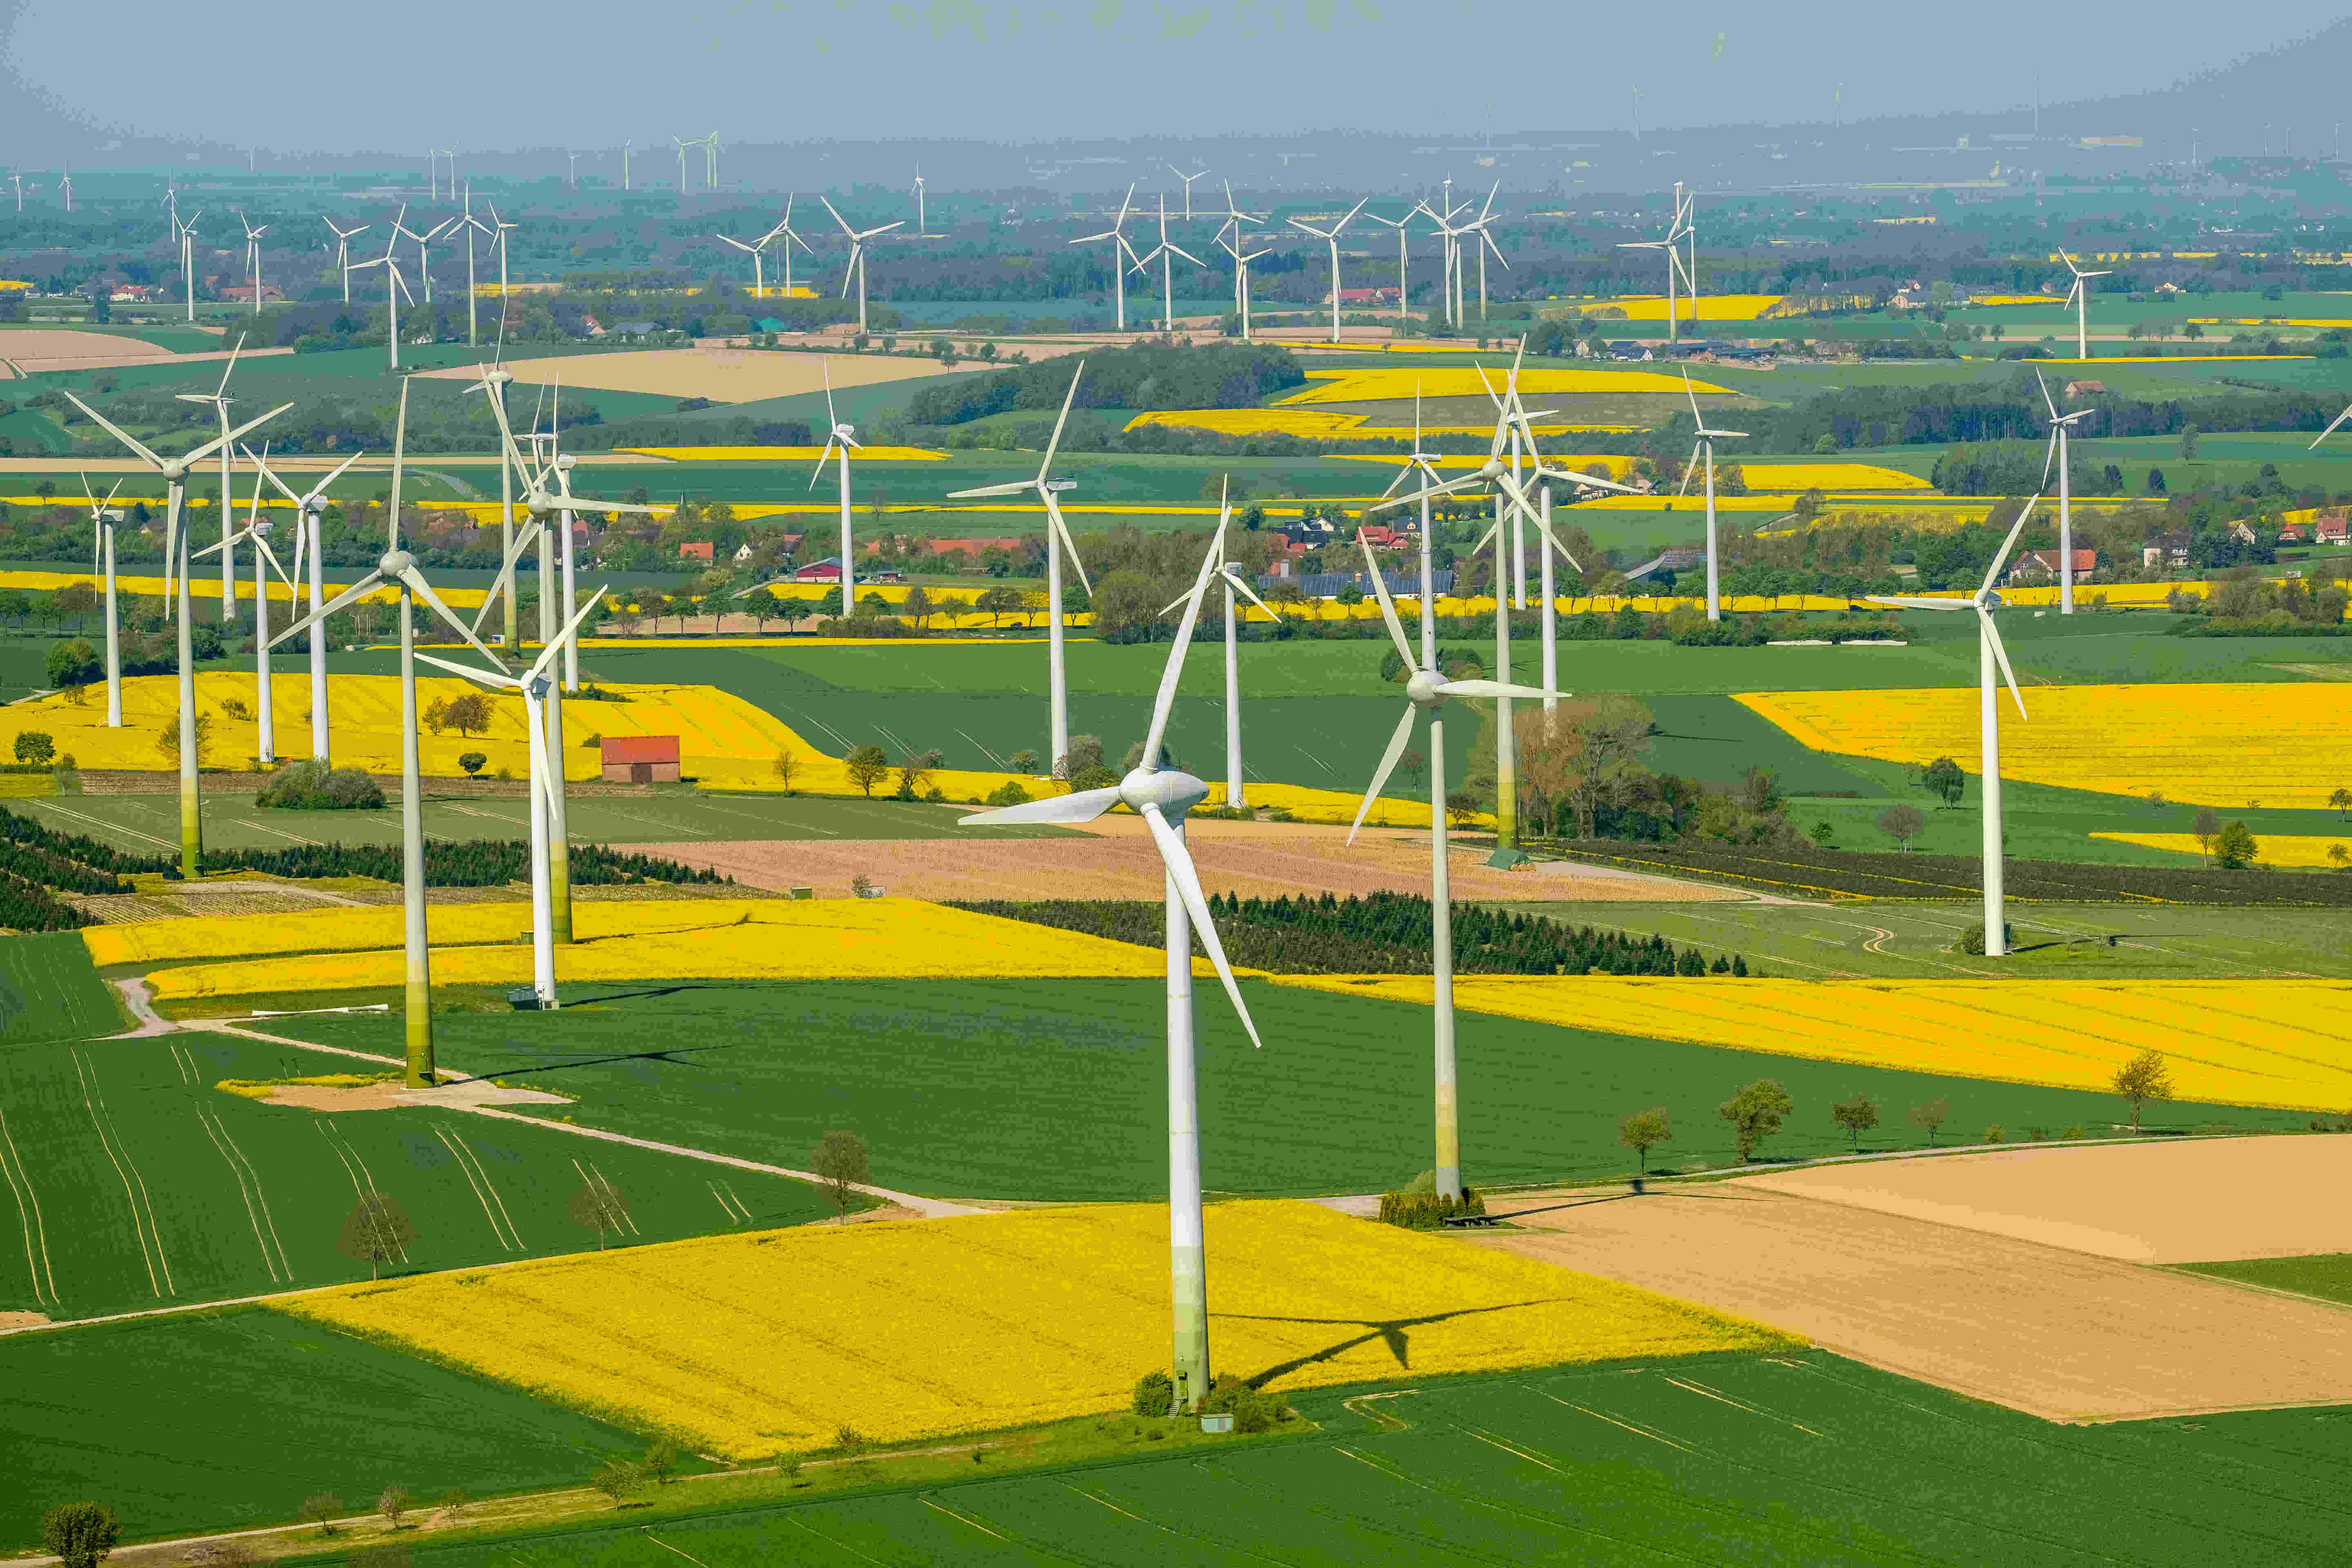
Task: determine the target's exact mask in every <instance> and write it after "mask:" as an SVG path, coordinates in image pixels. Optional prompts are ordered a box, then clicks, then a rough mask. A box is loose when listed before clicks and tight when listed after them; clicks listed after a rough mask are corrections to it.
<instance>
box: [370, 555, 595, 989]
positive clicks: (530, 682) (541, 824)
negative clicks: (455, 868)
mask: <svg viewBox="0 0 2352 1568" xmlns="http://www.w3.org/2000/svg"><path fill="white" fill-rule="evenodd" d="M603 602H604V588H601V587H600V588H598V589H597V590H596V592H595V593H594V594H593V595H591V596H590V597H589V598H588V599H587V600H586V601H585V602H584V603H583V604H582V605H581V606H580V607H579V608H578V609H576V610H574V611H573V612H572V620H571V622H570V624H568V625H567V626H564V628H563V630H562V635H561V636H559V637H555V638H553V639H552V640H551V641H550V642H549V643H548V644H547V646H546V647H544V648H542V649H541V651H540V656H539V658H538V659H537V660H536V661H535V662H534V663H533V664H532V665H531V666H530V668H529V669H526V670H525V671H523V673H522V674H521V676H520V677H516V676H512V675H509V674H508V673H507V672H506V671H505V670H503V669H478V668H475V667H473V666H471V665H464V664H457V663H454V662H452V661H451V660H448V659H446V658H434V657H433V656H432V655H431V654H429V653H420V654H418V655H417V656H416V657H417V658H418V659H420V660H421V661H423V662H424V663H425V664H429V665H432V666H433V667H434V668H436V669H446V670H447V671H449V672H450V673H451V674H453V675H462V676H464V677H465V678H466V679H468V680H473V681H478V682H480V683H481V684H482V685H485V686H489V687H495V688H499V689H504V690H509V691H518V692H520V693H521V694H522V710H523V730H524V731H525V733H526V736H527V738H528V739H529V741H530V988H531V991H532V993H533V994H534V995H536V996H537V997H538V999H539V1005H540V1006H541V1007H542V1008H552V1007H558V1006H561V1005H562V1002H561V1000H560V999H559V998H558V997H557V995H556V993H555V891H554V875H553V859H554V857H553V856H552V855H551V854H550V852H549V851H550V847H551V832H552V828H551V824H553V823H555V822H558V821H561V820H562V815H563V804H562V794H563V775H562V764H561V762H560V760H559V759H560V753H552V754H551V752H550V750H549V746H548V709H549V707H550V705H551V700H552V702H554V703H560V702H561V701H562V699H561V698H560V697H557V696H555V684H556V682H555V676H554V674H553V668H554V665H555V658H556V654H557V653H558V651H559V650H561V649H562V648H564V647H570V646H571V643H572V637H573V636H574V634H576V633H577V632H578V630H579V627H580V623H581V622H583V621H584V620H586V619H587V618H588V616H589V615H590V614H591V613H592V612H593V610H595V608H596V607H597V606H598V605H600V604H602V603H603ZM567 924H568V922H567ZM566 940H567V941H568V940H569V932H568V931H567V932H566Z"/></svg>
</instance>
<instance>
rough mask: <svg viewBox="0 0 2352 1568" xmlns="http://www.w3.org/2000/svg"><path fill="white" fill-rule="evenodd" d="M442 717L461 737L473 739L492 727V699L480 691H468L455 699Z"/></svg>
mask: <svg viewBox="0 0 2352 1568" xmlns="http://www.w3.org/2000/svg"><path fill="white" fill-rule="evenodd" d="M442 717H443V718H444V719H446V721H447V722H448V725H449V728H451V729H452V730H455V731H457V733H458V735H459V736H460V737H461V738H463V739H466V740H471V739H473V737H474V736H475V735H477V734H479V733H481V732H483V731H487V730H488V729H489V727H490V700H489V698H488V697H487V696H485V695H484V694H483V693H481V692H479V691H468V692H467V693H466V695H465V696H463V697H460V698H457V699H456V700H453V701H452V702H451V703H450V704H449V707H448V710H447V711H446V713H444V714H443V715H442Z"/></svg>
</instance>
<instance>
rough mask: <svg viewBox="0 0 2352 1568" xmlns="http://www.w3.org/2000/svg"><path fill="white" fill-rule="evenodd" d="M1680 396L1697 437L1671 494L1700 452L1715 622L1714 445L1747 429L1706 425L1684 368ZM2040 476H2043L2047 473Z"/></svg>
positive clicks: (1719, 605)
mask: <svg viewBox="0 0 2352 1568" xmlns="http://www.w3.org/2000/svg"><path fill="white" fill-rule="evenodd" d="M1683 395H1684V396H1685V397H1687V398H1689V399H1690V406H1691V423H1692V425H1694V426H1696V427H1697V431H1698V434H1697V438H1696V439H1695V440H1694V441H1692V442H1691V460H1690V462H1689V463H1685V464H1684V465H1683V478H1682V484H1678V485H1676V486H1675V494H1676V495H1680V494H1682V493H1683V486H1684V485H1687V484H1689V483H1690V471H1691V466H1692V464H1695V463H1696V462H1697V461H1698V460H1699V455H1700V454H1701V453H1702V452H1704V453H1705V454H1706V618H1707V619H1708V620H1710V621H1719V620H1721V619H1723V597H1722V594H1721V592H1720V583H1721V574H1720V573H1719V571H1718V568H1717V561H1716V553H1715V444H1716V442H1717V441H1718V440H1737V439H1741V438H1744V437H1746V436H1747V434H1748V432H1747V431H1745V430H1710V429H1708V428H1707V424H1706V415H1704V414H1701V413H1700V412H1699V409H1698V394H1697V393H1696V391H1694V390H1693V389H1692V387H1691V378H1690V372H1689V371H1687V370H1685V371H1684V372H1683ZM2043 478H2044V479H2047V478H2048V476H2047V475H2044V476H2043Z"/></svg>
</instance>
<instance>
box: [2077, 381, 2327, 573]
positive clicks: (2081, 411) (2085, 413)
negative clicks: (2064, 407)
mask: <svg viewBox="0 0 2352 1568" xmlns="http://www.w3.org/2000/svg"><path fill="white" fill-rule="evenodd" d="M2033 380H2034V382H2035V384H2037V385H2039V386H2040V387H2041V388H2042V406H2043V407H2044V408H2047V409H2048V410H2050V449H2049V451H2048V453H2047V454H2046V455H2045V456H2044V457H2043V458H2042V489H2043V490H2044V491H2047V490H2048V489H2050V469H2051V468H2052V467H2053V465H2055V467H2056V468H2057V469H2058V613H2059V614H2060V615H2062V616H2071V615H2073V614H2074V476H2073V475H2072V474H2070V473H2069V472H2068V471H2067V468H2068V454H2067V451H2066V442H2067V438H2068V437H2069V436H2070V435H2071V434H2072V433H2073V429H2074V421H2075V420H2077V419H2088V418H2089V417H2090V416H2092V415H2094V414H2096V413H2097V412H2098V410H2097V409H2096V408H2078V409H2076V410H2075V411H2074V413H2072V414H2061V413H2059V412H2058V405H2057V404H2055V403H2053V402H2052V401H2051V399H2050V384H2049V383H2048V382H2046V381H2043V380H2042V373H2041V372H2040V371H2038V370H2037V371H2035V372H2034V373H2033ZM2312 444H2313V445H2314V446H2316V445H2318V443H2317V442H2314V443H2312Z"/></svg>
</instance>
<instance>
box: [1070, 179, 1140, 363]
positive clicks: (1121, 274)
mask: <svg viewBox="0 0 2352 1568" xmlns="http://www.w3.org/2000/svg"><path fill="white" fill-rule="evenodd" d="M1134 202H1135V187H1134V186H1133V185H1131V184H1130V185H1129V186H1128V187H1127V195H1124V196H1122V197H1120V198H1119V204H1118V222H1116V223H1114V224H1112V225H1111V226H1109V227H1108V228H1107V229H1105V230H1103V231H1102V232H1101V233H1100V234H1082V235H1080V236H1078V237H1077V238H1076V239H1074V240H1071V241H1070V242H1069V243H1070V244H1072V245H1092V244H1094V243H1095V241H1097V240H1098V239H1107V240H1109V241H1110V286H1111V290H1112V296H1113V298H1114V299H1116V300H1118V330H1119V331H1122V332H1123V331H1127V268H1128V263H1129V262H1130V261H1133V260H1134V259H1135V247H1133V246H1131V245H1129V244H1128V243H1127V212H1128V208H1129V206H1131V205H1133V204H1134Z"/></svg>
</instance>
